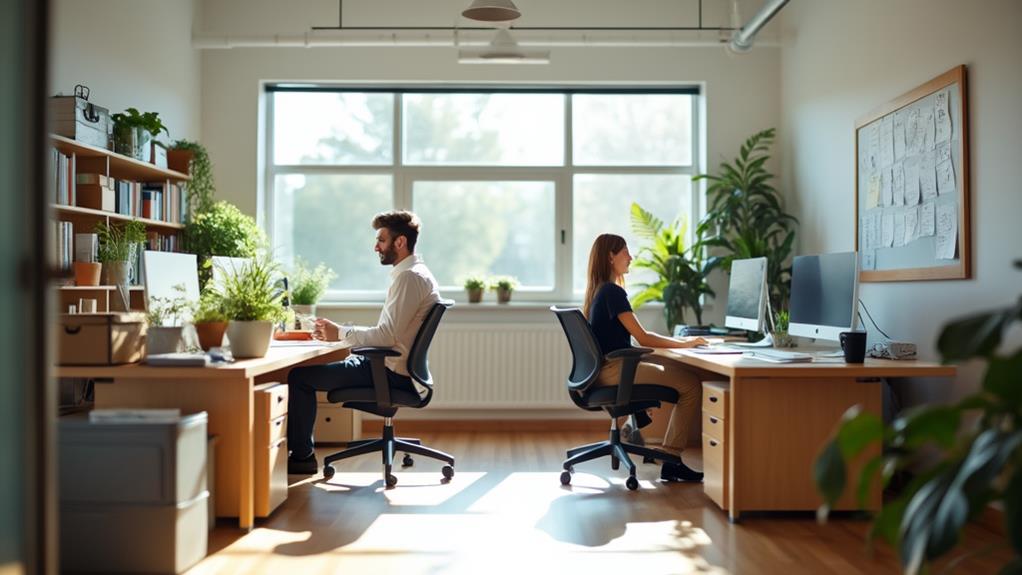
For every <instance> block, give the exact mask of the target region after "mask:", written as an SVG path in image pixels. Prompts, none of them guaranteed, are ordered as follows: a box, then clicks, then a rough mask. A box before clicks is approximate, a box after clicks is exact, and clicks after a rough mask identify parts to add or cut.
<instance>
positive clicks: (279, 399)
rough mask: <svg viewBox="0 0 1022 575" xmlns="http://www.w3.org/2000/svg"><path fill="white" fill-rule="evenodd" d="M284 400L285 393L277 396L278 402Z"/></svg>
mask: <svg viewBox="0 0 1022 575" xmlns="http://www.w3.org/2000/svg"><path fill="white" fill-rule="evenodd" d="M282 401H284V396H283V395H278V396H277V403H280V402H282Z"/></svg>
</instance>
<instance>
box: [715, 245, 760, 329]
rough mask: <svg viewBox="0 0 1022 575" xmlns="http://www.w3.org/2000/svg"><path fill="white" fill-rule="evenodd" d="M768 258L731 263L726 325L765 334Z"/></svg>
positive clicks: (725, 317)
mask: <svg viewBox="0 0 1022 575" xmlns="http://www.w3.org/2000/svg"><path fill="white" fill-rule="evenodd" d="M766 276H767V259H766V258H749V259H745V260H734V261H732V262H731V281H730V282H729V283H728V288H727V311H726V312H725V316H724V325H725V326H726V327H730V328H734V329H747V330H750V331H762V330H763V325H764V316H765V315H766V313H765V312H766V307H767V306H766Z"/></svg>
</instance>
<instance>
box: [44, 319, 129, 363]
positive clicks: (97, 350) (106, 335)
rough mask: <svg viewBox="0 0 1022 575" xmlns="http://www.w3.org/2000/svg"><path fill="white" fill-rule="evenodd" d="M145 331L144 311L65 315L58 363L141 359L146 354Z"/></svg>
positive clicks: (111, 361)
mask: <svg viewBox="0 0 1022 575" xmlns="http://www.w3.org/2000/svg"><path fill="white" fill-rule="evenodd" d="M145 333H146V322H145V315H143V314H140V313H91V314H63V315H61V316H60V324H59V325H58V326H57V363H58V364H60V365H117V364H122V363H136V362H139V361H141V360H142V358H143V357H144V352H145Z"/></svg>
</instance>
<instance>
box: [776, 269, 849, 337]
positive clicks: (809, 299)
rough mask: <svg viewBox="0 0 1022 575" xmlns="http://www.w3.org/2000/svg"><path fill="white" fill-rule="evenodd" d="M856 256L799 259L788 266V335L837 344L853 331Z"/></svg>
mask: <svg viewBox="0 0 1022 575" xmlns="http://www.w3.org/2000/svg"><path fill="white" fill-rule="evenodd" d="M858 261H859V260H858V258H857V257H856V254H855V252H843V253H836V254H820V255H815V256H798V257H796V258H795V259H794V260H793V261H792V265H791V301H790V302H789V304H788V305H789V307H788V311H789V313H790V315H789V319H788V333H789V334H791V335H798V336H802V337H813V338H818V339H828V340H833V341H837V340H839V339H840V333H841V332H843V331H849V330H852V329H855V326H856V319H857V315H858V314H857V313H856V312H857V311H858V303H857V302H858V301H859V299H858V298H859V267H858Z"/></svg>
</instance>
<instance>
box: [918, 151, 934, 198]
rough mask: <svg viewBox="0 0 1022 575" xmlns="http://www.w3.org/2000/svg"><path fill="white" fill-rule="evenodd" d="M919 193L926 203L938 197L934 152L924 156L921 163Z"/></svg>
mask: <svg viewBox="0 0 1022 575" xmlns="http://www.w3.org/2000/svg"><path fill="white" fill-rule="evenodd" d="M919 191H920V192H921V193H922V195H923V201H924V202H926V201H929V200H932V199H933V198H936V197H937V168H936V166H935V165H934V154H933V152H926V153H925V154H923V156H922V159H921V160H920V162H919Z"/></svg>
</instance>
